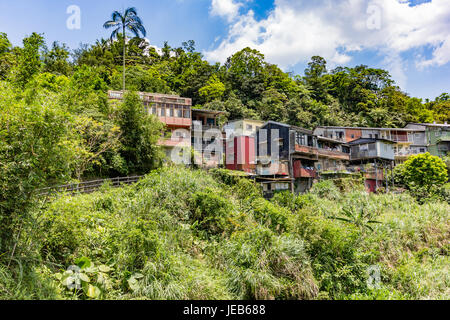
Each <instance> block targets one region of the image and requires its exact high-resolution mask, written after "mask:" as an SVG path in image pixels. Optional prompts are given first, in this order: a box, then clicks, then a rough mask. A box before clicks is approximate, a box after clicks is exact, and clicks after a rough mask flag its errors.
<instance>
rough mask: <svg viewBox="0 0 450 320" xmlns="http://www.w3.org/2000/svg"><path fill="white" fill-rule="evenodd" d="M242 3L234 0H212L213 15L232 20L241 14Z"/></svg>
mask: <svg viewBox="0 0 450 320" xmlns="http://www.w3.org/2000/svg"><path fill="white" fill-rule="evenodd" d="M241 7H242V3H240V2H236V1H234V0H212V3H211V11H210V12H211V15H213V16H219V17H223V18H226V19H227V20H228V21H232V20H233V19H235V18H236V17H237V16H238V15H239V9H240V8H241Z"/></svg>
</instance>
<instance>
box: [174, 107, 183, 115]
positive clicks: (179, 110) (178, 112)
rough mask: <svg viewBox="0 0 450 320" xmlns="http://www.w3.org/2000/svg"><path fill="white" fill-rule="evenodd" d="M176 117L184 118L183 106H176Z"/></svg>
mask: <svg viewBox="0 0 450 320" xmlns="http://www.w3.org/2000/svg"><path fill="white" fill-rule="evenodd" d="M176 117H177V118H183V108H182V107H181V106H176Z"/></svg>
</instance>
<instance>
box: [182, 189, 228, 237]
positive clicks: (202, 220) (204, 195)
mask: <svg viewBox="0 0 450 320" xmlns="http://www.w3.org/2000/svg"><path fill="white" fill-rule="evenodd" d="M190 205H191V215H190V220H191V222H192V223H193V225H194V226H195V227H196V228H197V229H199V230H203V231H205V232H206V233H207V234H210V235H218V234H222V233H223V232H225V230H226V228H227V218H228V216H229V215H230V211H231V210H232V206H231V205H230V203H229V202H228V200H227V199H225V198H223V197H222V196H220V195H218V194H217V191H214V190H212V189H205V190H204V191H198V192H196V193H194V194H193V196H192V198H191V201H190Z"/></svg>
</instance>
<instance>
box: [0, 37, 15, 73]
mask: <svg viewBox="0 0 450 320" xmlns="http://www.w3.org/2000/svg"><path fill="white" fill-rule="evenodd" d="M14 64H15V58H14V55H13V54H12V44H11V42H10V41H9V39H8V36H7V35H6V33H3V32H0V80H5V79H6V78H7V76H8V74H9V71H10V69H11V68H12V66H13V65H14Z"/></svg>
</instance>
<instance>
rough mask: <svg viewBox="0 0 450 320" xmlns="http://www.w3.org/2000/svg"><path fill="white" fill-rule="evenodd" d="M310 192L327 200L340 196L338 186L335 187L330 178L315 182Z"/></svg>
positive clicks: (336, 198)
mask: <svg viewBox="0 0 450 320" xmlns="http://www.w3.org/2000/svg"><path fill="white" fill-rule="evenodd" d="M310 193H311V194H314V195H317V196H318V197H319V198H326V199H329V200H338V199H339V198H340V196H341V194H340V191H339V188H338V187H336V185H335V184H334V182H333V181H332V180H324V181H321V182H319V183H316V184H315V185H314V186H313V187H312V189H311V191H310Z"/></svg>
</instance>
